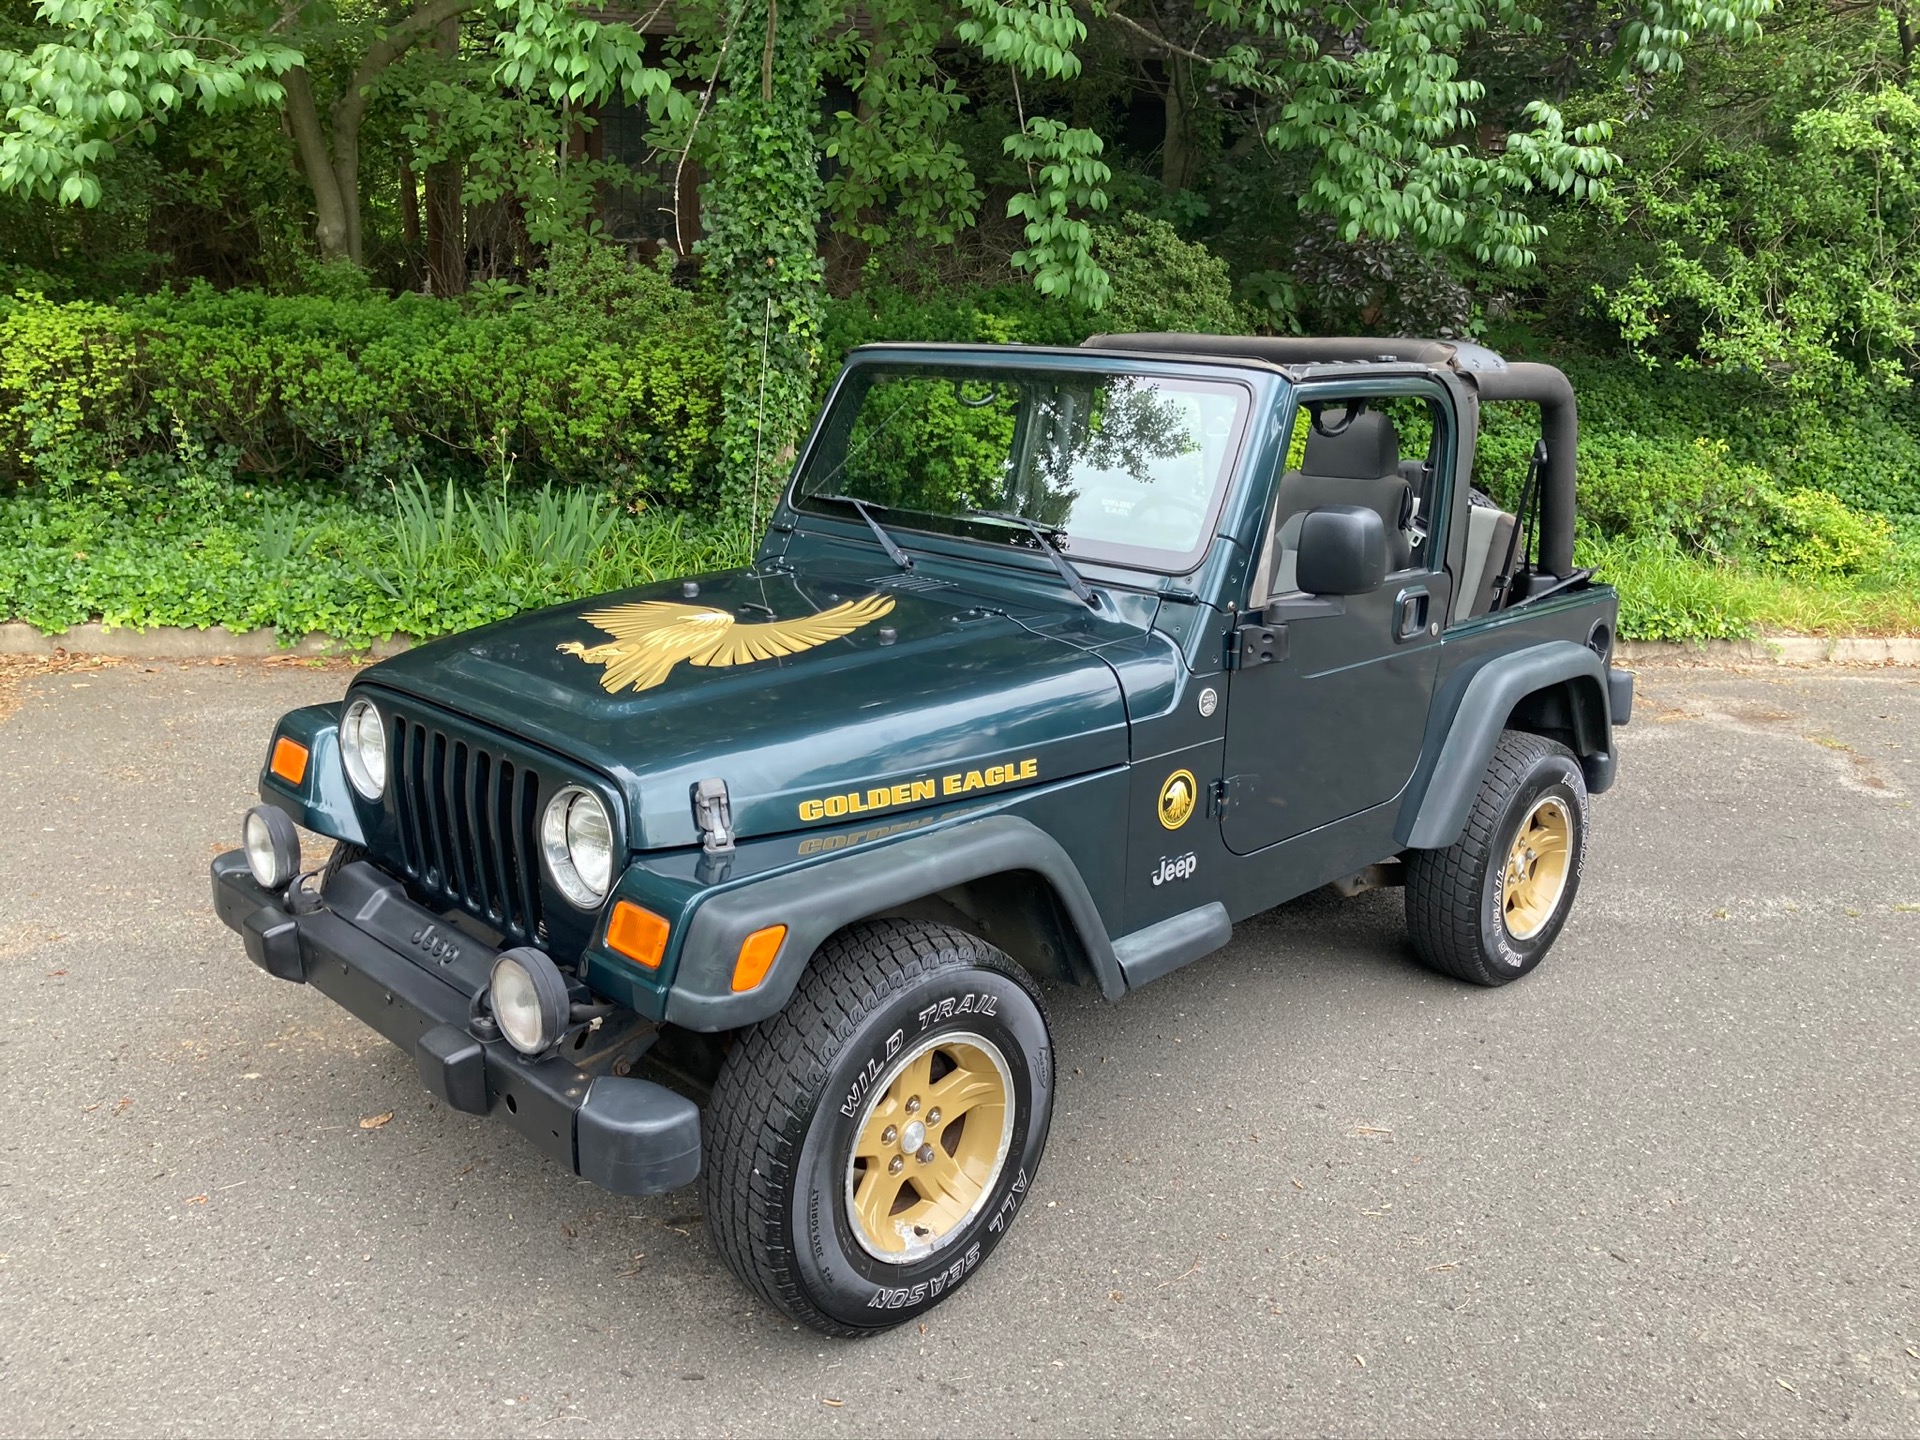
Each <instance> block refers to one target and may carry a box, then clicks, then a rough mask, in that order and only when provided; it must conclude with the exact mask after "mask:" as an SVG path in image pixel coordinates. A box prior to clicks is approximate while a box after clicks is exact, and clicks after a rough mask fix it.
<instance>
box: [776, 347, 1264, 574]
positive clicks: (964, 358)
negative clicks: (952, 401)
mask: <svg viewBox="0 0 1920 1440" xmlns="http://www.w3.org/2000/svg"><path fill="white" fill-rule="evenodd" d="M916 369H920V370H926V371H929V372H934V373H938V372H940V371H945V370H956V369H970V370H987V371H1007V370H1023V371H1032V372H1035V373H1036V374H1039V375H1043V376H1044V375H1049V374H1051V375H1087V374H1094V375H1127V376H1139V377H1142V378H1144V379H1150V380H1162V381H1168V382H1172V383H1174V384H1179V383H1181V382H1201V383H1204V384H1206V385H1209V386H1223V387H1231V388H1233V389H1235V390H1237V391H1238V392H1239V398H1240V402H1241V403H1240V404H1238V405H1237V406H1236V412H1237V413H1236V415H1235V418H1234V422H1233V431H1232V434H1231V435H1230V437H1229V438H1228V441H1227V444H1226V448H1225V450H1224V452H1223V455H1222V458H1221V461H1220V469H1219V474H1218V476H1217V478H1216V479H1215V480H1214V482H1213V485H1212V488H1211V492H1210V494H1209V496H1208V500H1207V507H1206V512H1205V516H1204V519H1203V520H1202V522H1201V525H1200V528H1199V532H1198V534H1197V535H1196V537H1195V539H1194V543H1193V545H1192V546H1191V547H1189V548H1188V549H1187V550H1185V551H1174V550H1169V549H1163V548H1158V547H1151V546H1142V545H1127V544H1123V543H1120V542H1116V541H1106V540H1092V539H1083V538H1082V537H1080V536H1076V535H1075V534H1074V533H1073V531H1072V529H1071V527H1069V528H1068V530H1067V531H1066V533H1065V535H1064V537H1063V538H1064V541H1065V544H1064V546H1063V547H1062V553H1063V554H1065V555H1066V557H1067V558H1068V559H1069V560H1071V561H1072V562H1073V563H1074V564H1076V565H1102V566H1108V565H1111V566H1118V567H1120V568H1122V569H1126V570H1138V571H1145V572H1148V573H1151V574H1155V575H1190V574H1192V573H1193V572H1194V571H1195V570H1197V569H1199V568H1200V566H1201V565H1202V563H1204V562H1205V560H1206V557H1207V555H1208V553H1209V552H1210V551H1211V550H1212V548H1213V544H1214V541H1215V540H1216V539H1217V538H1218V536H1219V529H1220V524H1221V516H1222V514H1223V513H1224V511H1225V508H1226V504H1227V501H1228V498H1229V497H1230V496H1231V495H1232V494H1233V492H1234V487H1235V483H1236V481H1237V480H1238V477H1239V475H1240V473H1241V470H1242V467H1243V466H1244V464H1245V461H1246V457H1247V450H1248V446H1249V444H1250V443H1251V441H1252V439H1253V437H1254V434H1255V428H1256V427H1255V410H1256V407H1257V406H1258V405H1259V403H1260V387H1259V386H1258V385H1257V383H1256V381H1255V379H1254V378H1253V377H1252V376H1249V375H1247V374H1245V373H1235V370H1236V369H1238V367H1228V366H1224V365H1221V364H1219V363H1217V362H1215V363H1208V362H1207V361H1206V360H1205V359H1203V358H1198V357H1196V358H1195V359H1192V360H1186V359H1184V358H1174V357H1162V356H1157V355H1156V356H1136V355H1128V354H1125V353H1119V352H1114V351H1087V350H1077V349H1054V348H1050V347H1040V346H1007V345H994V346H985V345H981V346H968V345H935V344H915V343H911V342H905V343H896V344H890V345H874V346H870V347H866V346H863V347H861V348H860V349H857V350H854V351H852V352H850V353H849V354H848V356H847V361H846V364H845V366H844V367H843V368H842V369H841V372H840V375H839V377H838V378H837V379H836V380H835V381H834V384H833V387H832V389H831V390H830V391H829V392H828V395H827V399H826V402H825V404H823V405H822V406H821V409H820V415H819V418H818V420H817V421H816V422H815V424H814V427H813V430H812V433H811V434H809V435H808V437H807V443H806V445H805V447H804V448H803V449H802V450H801V453H800V456H799V458H798V460H797V461H796V463H795V465H794V468H793V472H792V474H791V476H790V477H789V479H788V482H787V486H786V489H785V491H784V493H783V494H782V496H781V507H782V508H783V509H785V510H786V511H788V512H789V514H790V515H791V516H793V517H794V518H796V519H797V518H805V519H808V520H812V519H824V520H828V521H832V522H835V523H845V522H846V521H847V520H848V519H849V518H850V512H848V511H847V509H846V507H845V506H844V505H842V504H840V503H837V502H832V501H827V502H824V503H822V502H812V501H810V500H809V499H808V497H806V496H804V495H803V494H802V493H801V485H802V483H803V482H804V480H805V479H806V478H807V476H808V473H809V471H810V469H811V467H812V465H813V463H814V459H815V456H816V454H817V453H818V451H819V449H820V446H821V445H822V444H823V443H824V442H825V439H826V437H827V434H828V431H829V421H830V420H831V419H832V418H833V417H834V416H835V412H836V410H837V409H838V407H839V406H840V405H841V403H842V401H843V399H844V398H845V395H846V391H847V389H848V387H849V386H850V385H852V384H855V383H858V382H859V380H860V379H861V372H863V371H870V370H883V371H890V372H893V373H896V374H898V373H903V372H909V371H912V370H916ZM868 503H869V505H870V506H871V508H872V510H873V512H874V514H875V516H876V517H877V518H878V519H879V520H880V521H881V522H882V523H883V524H884V525H885V526H886V527H887V529H888V531H889V532H890V533H893V534H895V535H896V536H898V535H903V534H906V535H914V536H928V537H933V538H934V539H936V540H939V541H946V542H950V543H952V544H954V545H956V546H959V547H965V548H964V550H962V551H961V553H965V554H970V555H978V554H979V553H980V552H981V550H982V549H983V548H984V549H986V550H987V551H988V552H989V553H996V552H997V553H1009V552H1010V553H1012V554H1014V555H1031V554H1032V553H1033V545H1032V541H1031V537H1030V535H1029V534H1028V533H1027V532H1026V531H1024V530H1021V529H1018V528H1017V527H1014V526H1012V525H1010V524H1009V523H1008V522H1006V521H1004V520H993V519H987V518H980V519H969V518H968V517H966V516H965V515H963V514H954V515H951V516H946V515H942V516H939V517H937V518H938V519H940V520H941V521H942V522H943V523H941V524H939V525H934V526H929V525H927V524H924V523H921V522H924V521H926V520H928V519H933V518H936V517H934V516H930V515H928V514H927V513H926V512H924V511H914V510H902V509H892V508H889V507H887V506H886V505H885V504H883V503H878V502H871V501H870V502H868ZM1040 523H1043V524H1044V523H1045V522H1040ZM943 548H944V547H943Z"/></svg>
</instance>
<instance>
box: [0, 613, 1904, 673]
mask: <svg viewBox="0 0 1920 1440" xmlns="http://www.w3.org/2000/svg"><path fill="white" fill-rule="evenodd" d="M413 643H414V642H413V640H412V639H411V638H410V637H408V636H405V635H396V636H394V637H393V638H392V639H391V640H376V641H374V642H373V644H372V645H371V646H370V647H369V648H368V649H366V650H364V651H357V650H353V649H351V648H349V647H347V646H345V645H342V644H341V643H340V642H339V641H337V640H335V639H333V638H332V637H331V636H329V635H304V636H302V637H301V638H300V639H299V640H298V641H296V642H295V643H294V644H293V645H292V646H290V647H289V646H282V645H281V644H280V637H279V635H278V634H277V633H276V632H274V631H272V630H249V631H246V632H245V633H236V632H234V631H232V630H228V629H226V628H225V627H224V626H220V625H215V626H212V627H211V628H209V629H206V630H185V629H178V628H175V627H173V626H165V625H163V626H157V627H156V628H154V629H152V630H144V631H143V630H130V629H127V628H125V627H120V628H116V629H113V630H108V629H106V628H104V627H103V626H100V625H97V624H87V625H76V626H74V627H73V628H72V629H71V630H67V631H65V632H63V633H61V634H59V635H42V634H41V633H40V632H39V631H38V630H36V629H34V628H33V627H32V626H31V625H26V624H22V623H21V622H19V621H9V622H7V623H5V624H0V655H51V654H52V653H53V652H54V651H55V650H65V651H68V652H69V653H71V654H75V655H114V656H119V657H121V658H123V659H128V660H212V659H224V658H226V657H228V656H235V657H246V658H254V659H266V658H268V657H271V656H275V655H304V656H316V655H366V656H368V657H370V658H372V659H375V660H384V659H385V658H386V657H387V656H389V655H398V654H399V653H400V652H401V651H403V650H408V649H411V648H412V646H413ZM1617 653H1618V654H1619V657H1620V659H1622V660H1624V661H1627V662H1629V663H1634V662H1644V663H1653V664H1657V663H1659V662H1661V661H1692V662H1694V663H1696V664H1703V665H1920V636H1912V635H1896V636H1890V637H1879V638H1872V637H1840V638H1830V637H1826V636H1820V635H1777V636H1774V637H1773V638H1771V639H1763V640H1709V641H1706V642H1705V643H1704V644H1699V645H1690V644H1683V643H1680V642H1677V641H1670V640H1622V641H1621V642H1620V647H1619V650H1618V652H1617Z"/></svg>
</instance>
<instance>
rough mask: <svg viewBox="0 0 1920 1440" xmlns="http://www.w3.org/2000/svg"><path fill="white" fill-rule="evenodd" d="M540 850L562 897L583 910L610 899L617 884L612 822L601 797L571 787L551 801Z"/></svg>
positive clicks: (542, 832)
mask: <svg viewBox="0 0 1920 1440" xmlns="http://www.w3.org/2000/svg"><path fill="white" fill-rule="evenodd" d="M540 850H541V853H542V854H543V855H545V856H546V861H547V873H548V874H549V875H551V876H553V883H554V884H556V885H558V886H559V887H560V893H561V894H563V895H565V896H566V897H567V899H569V900H571V901H572V902H573V903H574V904H576V905H578V906H580V907H581V909H583V910H588V909H592V908H593V907H594V906H596V905H598V904H599V903H600V902H601V901H602V900H604V899H606V898H607V887H608V886H609V885H611V884H612V883H613V824H612V822H611V821H609V820H608V819H607V807H606V806H604V805H602V804H601V803H600V798H599V797H598V796H597V795H594V794H593V793H591V792H590V791H587V790H582V789H581V788H580V787H579V786H578V785H569V786H567V788H566V789H564V790H562V791H561V792H560V793H559V794H558V795H556V796H554V797H553V799H551V800H549V801H548V802H547V812H546V814H545V815H544V816H543V817H542V818H541V821H540Z"/></svg>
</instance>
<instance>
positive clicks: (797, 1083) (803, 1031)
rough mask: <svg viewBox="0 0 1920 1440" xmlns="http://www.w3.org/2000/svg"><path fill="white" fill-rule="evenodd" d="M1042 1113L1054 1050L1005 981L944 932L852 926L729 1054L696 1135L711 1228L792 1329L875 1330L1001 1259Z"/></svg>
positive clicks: (914, 924)
mask: <svg viewBox="0 0 1920 1440" xmlns="http://www.w3.org/2000/svg"><path fill="white" fill-rule="evenodd" d="M1052 1114H1053V1049H1052V1040H1051V1038H1050V1036H1049V1034H1048V1031H1047V1022H1046V1016H1045V1014H1044V1013H1043V1012H1042V1010H1041V1008H1040V997H1039V993H1038V992H1037V991H1036V990H1035V988H1034V985H1033V982H1032V980H1031V979H1029V978H1028V976H1027V975H1026V973H1025V972H1024V971H1023V970H1021V969H1020V967H1019V966H1017V965H1016V964H1014V963H1013V962H1012V961H1011V960H1009V959H1008V958H1007V957H1006V956H1005V955H1003V954H1001V952H1000V951H998V950H996V949H994V948H993V947H992V946H990V945H987V944H986V943H985V942H983V941H980V940H977V939H975V938H974V937H973V936H971V935H968V934H965V933H964V932H962V931H959V930H954V929H950V928H948V927H946V926H941V925H930V924H923V923H921V922H918V921H908V920H882V921H875V922H870V923H866V924H861V925H856V926H853V927H852V928H850V929H848V930H845V931H842V932H841V933H840V934H838V935H836V936H834V937H833V938H832V939H831V940H829V941H828V942H827V943H826V944H825V945H823V946H822V947H821V948H820V951H819V953H818V954H816V955H815V956H814V958H813V961H812V963H811V965H810V966H809V967H808V971H807V974H806V977H805V978H804V979H803V980H802V981H801V983H800V987H799V989H798V990H796V991H795V992H794V995H793V998H792V1000H791V1001H789V1002H788V1005H787V1007H786V1009H785V1010H783V1011H782V1012H781V1013H780V1014H779V1015H776V1016H774V1017H773V1018H772V1019H770V1020H767V1021H764V1022H763V1023H761V1024H759V1025H756V1026H754V1027H753V1028H752V1029H751V1030H748V1031H747V1032H746V1033H745V1034H743V1035H742V1036H741V1037H740V1040H739V1042H738V1043H737V1044H736V1045H735V1046H734V1047H733V1049H732V1051H731V1052H730V1053H729V1054H728V1056H727V1059H726V1063H725V1065H724V1066H723V1067H722V1069H721V1072H720V1077H719V1079H718V1081H717V1082H716V1083H715V1085H714V1091H713V1103H712V1105H711V1107H710V1109H709V1112H708V1118H707V1127H706V1133H707V1154H706V1160H705V1164H704V1166H703V1169H702V1197H703V1200H704V1204H705V1209H706V1215H707V1224H708V1230H709V1233H710V1234H711V1235H712V1237H713V1240H714V1243H715V1245H716V1246H717V1248H718V1249H719V1251H720V1253H721V1255H722V1256H723V1257H724V1258H725V1260H726V1262H727V1264H728V1265H729V1266H730V1267H731V1268H732V1269H733V1271H734V1273H735V1274H737V1275H738V1276H739V1277H740V1278H741V1279H742V1280H743V1281H745V1282H746V1283H747V1284H748V1285H749V1286H750V1287H751V1288H753V1289H754V1290H756V1291H758V1292H759V1293H760V1294H761V1295H762V1296H764V1297H765V1298H766V1299H767V1300H768V1301H770V1302H771V1303H772V1304H774V1305H776V1306H778V1307H779V1308H780V1310H781V1311H783V1312H784V1313H785V1314H786V1315H788V1316H789V1317H791V1318H792V1319H794V1320H797V1321H799V1322H801V1323H802V1324H805V1325H810V1326H812V1327H813V1328H814V1329H817V1330H821V1331H824V1332H826V1333H828V1334H835V1335H861V1334H868V1333H872V1332H874V1331H878V1330H885V1329H888V1328H890V1327H892V1326H895V1325H898V1324H900V1323H902V1322H903V1321H906V1320H911V1319H913V1318H914V1317H915V1316H917V1315H921V1314H924V1313H925V1312H926V1311H927V1310H930V1309H931V1308H932V1307H933V1306H934V1305H936V1304H938V1303H939V1302H940V1301H941V1300H943V1299H944V1298H946V1296H948V1295H949V1294H951V1293H952V1292H953V1291H954V1290H955V1289H956V1288H957V1287H958V1286H959V1285H961V1284H962V1283H964V1282H965V1281H966V1280H967V1279H968V1278H970V1277H971V1276H972V1275H973V1273H974V1272H975V1271H976V1270H977V1269H978V1268H979V1266H980V1264H981V1262H982V1261H984V1260H985V1259H986V1257H987V1256H988V1255H989V1254H991V1253H992V1251H993V1249H994V1247H995V1246H996V1245H998V1244H999V1242H1000V1240H1001V1239H1002V1238H1003V1237H1004V1236H1005V1234H1006V1232H1007V1227H1008V1225H1009V1224H1010V1223H1011V1222H1012V1220H1013V1218H1014V1215H1015V1213H1016V1212H1017V1211H1018V1210H1019V1208H1020V1206H1021V1204H1022V1203H1023V1202H1024V1201H1025V1199H1026V1197H1027V1192H1028V1187H1029V1186H1030V1185H1031V1184H1032V1182H1033V1177H1034V1172H1035V1170H1036V1169H1037V1168H1038V1166H1039V1163H1040V1155H1041V1151H1042V1150H1043V1149H1044V1148H1045V1147H1046V1139H1047V1127H1048V1124H1049V1122H1050V1120H1051V1119H1052Z"/></svg>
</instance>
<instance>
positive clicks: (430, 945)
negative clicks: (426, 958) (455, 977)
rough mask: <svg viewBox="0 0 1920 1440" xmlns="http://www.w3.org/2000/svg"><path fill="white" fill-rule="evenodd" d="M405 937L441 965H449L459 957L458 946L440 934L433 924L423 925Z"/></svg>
mask: <svg viewBox="0 0 1920 1440" xmlns="http://www.w3.org/2000/svg"><path fill="white" fill-rule="evenodd" d="M407 938H408V941H409V942H410V943H411V944H413V945H416V946H418V947H419V948H420V949H422V950H424V951H426V952H427V954H429V955H431V956H432V957H433V958H434V959H435V960H438V961H439V962H440V963H441V964H442V965H451V964H452V963H453V962H454V961H456V960H458V959H459V958H460V947H459V946H458V945H456V944H454V943H453V942H452V941H451V940H449V939H447V938H446V936H444V935H442V934H441V933H440V931H439V930H438V928H436V927H435V926H432V925H423V926H422V927H421V928H420V929H418V930H416V931H414V932H413V934H412V935H410V936H408V937H407Z"/></svg>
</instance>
